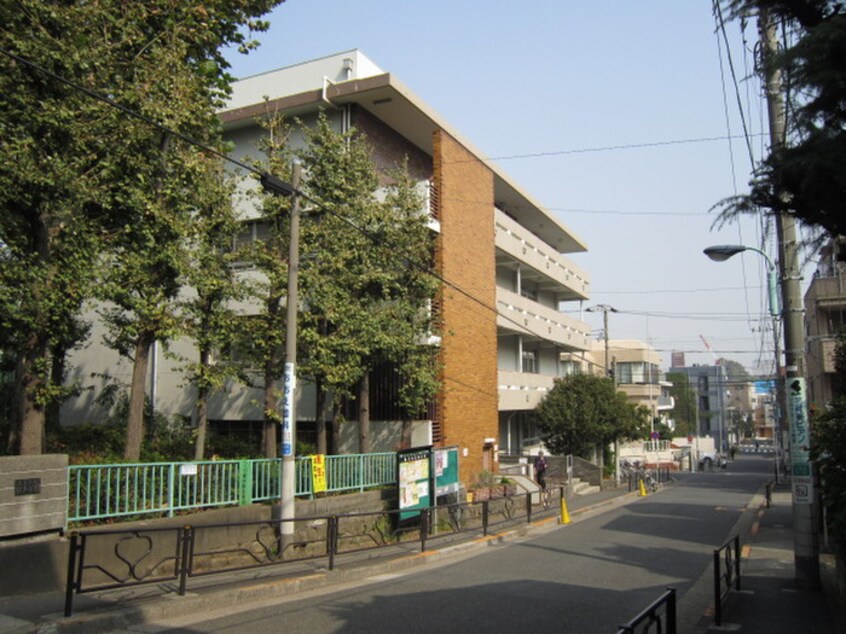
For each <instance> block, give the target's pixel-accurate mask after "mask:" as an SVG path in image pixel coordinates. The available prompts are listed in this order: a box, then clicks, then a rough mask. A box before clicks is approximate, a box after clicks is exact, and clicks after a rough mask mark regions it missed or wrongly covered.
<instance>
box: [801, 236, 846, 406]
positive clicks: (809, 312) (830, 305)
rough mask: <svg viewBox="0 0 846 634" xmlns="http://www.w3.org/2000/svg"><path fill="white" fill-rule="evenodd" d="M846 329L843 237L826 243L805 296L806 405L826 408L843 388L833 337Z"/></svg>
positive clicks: (845, 247)
mask: <svg viewBox="0 0 846 634" xmlns="http://www.w3.org/2000/svg"><path fill="white" fill-rule="evenodd" d="M844 327H846V237H843V236H840V237H839V238H837V239H834V240H829V241H828V243H827V244H826V245H825V246H823V248H822V250H821V251H820V260H819V262H818V264H817V269H816V271H815V272H814V276H813V278H812V279H811V283H810V285H809V286H808V290H807V291H806V292H805V331H806V334H805V346H806V354H805V378H806V380H807V385H808V404H809V405H810V406H813V407H819V408H822V407H825V406H826V405H828V404H829V403H830V402H831V401H832V399H833V398H834V397H835V396H836V395H837V394H838V393H840V394H842V393H843V390H844V388H846V386H844V385H843V380H842V378H841V377H839V376H838V375H837V373H836V371H835V367H834V348H835V345H836V343H837V341H836V336H837V334H838V333H839V332H842V331H843V329H844Z"/></svg>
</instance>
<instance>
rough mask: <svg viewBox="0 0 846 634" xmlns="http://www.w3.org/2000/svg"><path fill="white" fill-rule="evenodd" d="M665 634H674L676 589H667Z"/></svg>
mask: <svg viewBox="0 0 846 634" xmlns="http://www.w3.org/2000/svg"><path fill="white" fill-rule="evenodd" d="M667 591H668V592H669V595H667V634H676V589H675V588H667Z"/></svg>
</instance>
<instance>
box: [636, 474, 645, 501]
mask: <svg viewBox="0 0 846 634" xmlns="http://www.w3.org/2000/svg"><path fill="white" fill-rule="evenodd" d="M637 494H638V496H639V497H646V484H644V482H643V478H641V479H640V480H638V486H637Z"/></svg>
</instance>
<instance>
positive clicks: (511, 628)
mask: <svg viewBox="0 0 846 634" xmlns="http://www.w3.org/2000/svg"><path fill="white" fill-rule="evenodd" d="M771 468H772V459H771V458H769V457H764V456H758V455H739V456H738V457H737V459H736V460H735V461H734V462H732V463H731V464H730V465H729V467H728V469H727V470H726V471H725V472H716V473H697V474H680V475H679V476H677V478H678V479H677V481H676V482H675V483H674V484H672V485H670V486H667V487H665V488H663V489H662V490H661V491H659V492H657V493H655V494H652V495H650V496H648V497H645V498H639V499H636V500H634V501H633V502H631V503H629V504H627V505H625V506H620V507H616V508H614V509H613V510H610V511H608V512H605V513H602V514H600V515H595V516H593V517H590V518H586V519H583V520H581V521H578V522H576V523H574V524H571V525H569V526H555V527H550V528H549V529H547V530H544V531H533V532H532V534H531V535H530V536H529V537H526V538H523V539H522V540H518V541H513V540H509V541H508V542H506V543H502V544H500V545H495V546H492V547H491V548H489V549H487V550H484V551H481V552H480V551H479V550H474V551H473V554H472V556H471V555H467V554H464V555H459V556H456V558H455V560H451V561H449V562H447V563H443V562H442V563H440V564H439V565H437V566H426V567H422V568H420V567H418V568H413V569H411V570H410V571H409V572H407V573H403V574H401V575H391V576H382V577H374V578H370V579H362V580H361V582H360V583H358V584H355V585H354V586H346V587H341V588H336V589H334V590H333V591H331V592H326V591H323V592H321V593H319V594H318V593H315V594H311V595H307V596H303V595H297V596H296V597H292V598H291V599H290V600H286V601H282V602H278V601H277V602H275V603H274V604H272V605H268V604H263V605H254V606H243V608H244V609H243V610H242V611H239V612H238V613H229V614H215V613H208V614H205V615H202V616H195V617H192V618H189V619H186V618H183V619H181V620H179V621H172V622H169V623H161V624H159V625H160V626H162V629H160V630H159V629H158V628H156V629H157V631H171V632H239V633H240V632H257V633H261V632H279V631H284V632H286V633H289V632H290V633H300V632H302V633H308V634H317V633H321V634H322V633H325V632H338V633H344V632H396V631H403V632H427V633H428V632H432V631H443V632H456V631H464V632H477V631H484V632H486V633H491V632H515V631H520V632H522V631H527V630H529V631H531V630H540V631H559V632H614V631H616V627H617V626H618V625H619V624H620V623H623V622H625V621H628V620H629V619H630V618H632V617H634V616H635V615H636V614H638V613H639V612H640V611H641V610H642V609H643V608H644V607H646V606H647V605H648V604H649V603H651V602H652V601H653V600H654V599H656V598H657V597H658V596H659V595H660V594H661V593H662V592H663V591H664V590H665V589H666V588H668V587H674V588H676V589H677V592H678V595H677V596H678V598H679V599H678V601H679V602H678V606H679V624H680V630H679V631H682V632H684V631H691V628H692V626H693V624H694V623H696V622H697V621H698V620H699V619H700V618H701V617H702V615H703V614H704V612H705V610H706V608H707V607H708V605H709V603H710V601H711V593H712V583H713V581H712V576H711V573H710V570H709V565H710V564H711V562H712V560H713V551H714V549H715V548H716V547H718V546H720V545H722V544H723V543H724V542H725V541H726V540H727V539H729V538H730V537H731V536H733V535H734V534H735V533H734V531H735V530H738V531H739V532H740V534H741V541H744V534H743V531H744V530H745V529H744V526H745V525H748V524H749V523H751V519H750V518H751V516H752V515H753V512H754V510H755V509H752V508H748V507H749V505H750V503H751V502H752V499H753V497H754V495H755V494H756V493H757V492H760V491H761V489H762V487H763V486H764V484H765V483H766V482H767V480H769V479H770V477H771V476H770V474H771ZM147 628H149V626H147ZM139 631H140V630H139ZM144 631H151V630H149V629H145V630H144Z"/></svg>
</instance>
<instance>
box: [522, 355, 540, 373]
mask: <svg viewBox="0 0 846 634" xmlns="http://www.w3.org/2000/svg"><path fill="white" fill-rule="evenodd" d="M523 372H530V373H532V374H537V373H538V356H537V353H536V352H535V351H534V350H524V351H523Z"/></svg>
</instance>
